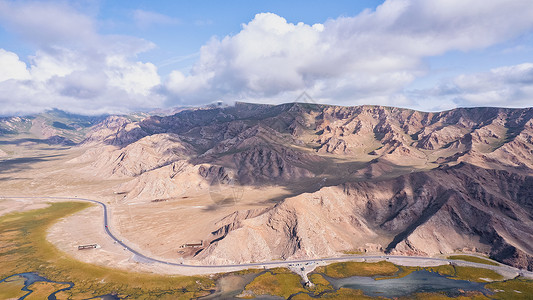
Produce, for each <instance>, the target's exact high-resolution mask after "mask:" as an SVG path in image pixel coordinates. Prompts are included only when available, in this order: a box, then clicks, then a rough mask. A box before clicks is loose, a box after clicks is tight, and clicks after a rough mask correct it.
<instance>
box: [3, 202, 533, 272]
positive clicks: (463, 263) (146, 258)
mask: <svg viewBox="0 0 533 300" xmlns="http://www.w3.org/2000/svg"><path fill="white" fill-rule="evenodd" d="M1 198H8V199H56V200H74V201H80V200H81V201H88V202H92V203H96V204H99V205H101V206H102V208H103V209H104V230H105V232H106V233H107V235H108V236H109V237H110V238H111V239H113V240H114V241H115V242H116V243H118V244H119V245H121V246H122V247H124V249H126V250H128V251H129V252H131V253H132V254H134V255H137V256H138V257H140V258H142V259H143V261H145V262H150V263H159V264H164V265H169V266H177V267H181V268H198V269H202V268H210V269H220V271H224V270H225V269H229V268H247V267H263V266H275V265H285V264H301V263H309V262H326V261H349V260H355V259H380V258H383V259H391V258H392V259H409V260H432V261H438V262H443V263H453V264H455V265H461V266H470V267H478V268H485V269H491V270H495V271H503V272H516V273H519V274H520V275H521V276H526V277H529V278H533V272H529V271H526V270H520V269H517V268H514V267H511V266H508V265H504V264H501V265H500V266H492V265H486V264H479V263H473V262H467V261H462V260H452V259H445V258H433V257H422V256H403V255H347V256H340V257H327V258H317V259H301V260H285V261H269V262H258V263H243V264H229V265H188V264H182V263H176V262H171V261H164V260H160V259H157V258H152V257H149V256H146V255H144V254H142V253H139V252H138V251H137V250H134V249H132V248H131V247H130V246H128V245H126V244H125V243H124V242H123V241H122V240H120V239H119V238H117V237H116V236H115V235H114V234H113V233H112V232H111V230H110V229H109V223H108V214H107V205H106V204H105V203H103V202H100V201H98V200H93V199H87V198H77V197H76V198H73V197H20V196H17V197H11V196H3V197H1Z"/></svg>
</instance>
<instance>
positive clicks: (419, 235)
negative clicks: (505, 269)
mask: <svg viewBox="0 0 533 300" xmlns="http://www.w3.org/2000/svg"><path fill="white" fill-rule="evenodd" d="M513 191H514V192H513ZM516 191H519V192H516ZM511 193H515V194H514V195H512V196H513V197H510V196H511ZM532 193H533V177H531V176H523V175H516V174H512V173H509V172H506V171H493V170H485V169H481V168H478V167H475V166H472V165H466V164H461V165H459V166H456V167H452V168H447V169H442V170H434V171H430V172H425V173H422V172H421V173H413V174H410V175H404V176H401V177H398V178H396V179H392V180H388V181H384V182H378V183H368V182H362V183H350V184H344V185H342V186H338V187H327V188H323V189H321V190H320V191H318V192H315V193H313V194H302V195H300V196H297V197H294V198H289V199H286V200H285V201H284V202H283V203H280V204H278V205H276V206H275V207H273V208H272V209H269V210H267V211H264V212H262V213H260V214H258V215H257V216H252V217H250V216H249V217H247V218H246V219H244V220H239V221H238V222H232V223H230V224H229V225H227V224H226V225H224V227H221V231H223V232H224V235H223V236H222V238H221V237H220V234H219V232H218V231H217V232H215V234H214V235H215V236H214V237H213V241H212V242H211V244H210V246H209V247H208V248H207V249H205V250H204V251H203V252H201V253H200V254H199V255H198V258H200V259H202V260H204V261H205V262H210V263H238V262H251V261H256V260H262V259H267V260H270V259H280V258H281V259H289V258H291V259H294V258H309V257H323V256H328V255H329V256H331V255H334V254H338V253H340V252H342V251H345V250H351V249H368V250H375V249H379V248H383V249H385V252H391V253H397V254H400V253H401V254H411V255H434V254H440V253H452V252H454V251H457V250H462V249H476V250H477V251H480V252H485V253H487V254H490V255H491V256H492V257H494V258H497V259H499V260H500V261H506V262H512V264H513V265H515V266H518V267H522V268H531V265H530V264H531V258H532V257H533V247H532V245H531V243H529V242H530V241H531V240H533V227H531V226H530V224H531V221H532V220H533V203H532V202H531V198H530V196H531V194H532ZM256 214H257V213H256ZM524 220H525V221H524ZM222 228H223V229H222ZM242 241H250V243H248V242H247V243H246V244H247V245H246V246H244V249H242V248H240V247H239V248H238V250H236V249H235V247H236V246H235V245H242ZM376 241H381V242H382V244H380V246H376ZM494 241H500V242H496V243H494ZM369 242H373V243H374V244H373V245H368V243H369ZM377 244H378V245H379V243H377ZM258 247H259V248H258Z"/></svg>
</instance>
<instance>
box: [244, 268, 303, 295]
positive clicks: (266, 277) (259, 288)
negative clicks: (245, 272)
mask: <svg viewBox="0 0 533 300" xmlns="http://www.w3.org/2000/svg"><path fill="white" fill-rule="evenodd" d="M246 290H248V291H252V292H253V293H254V294H255V295H274V296H280V297H283V298H285V299H287V298H288V297H289V296H291V295H294V294H296V293H298V292H306V291H307V290H306V289H305V288H303V286H302V283H301V278H300V276H298V275H296V274H295V273H292V272H291V271H290V270H289V269H284V268H276V269H272V270H269V271H268V272H266V273H264V274H261V275H259V276H257V277H256V278H255V279H254V280H253V281H252V282H251V283H250V284H248V285H247V286H246Z"/></svg>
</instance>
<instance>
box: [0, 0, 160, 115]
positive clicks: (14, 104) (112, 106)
mask: <svg viewBox="0 0 533 300" xmlns="http://www.w3.org/2000/svg"><path fill="white" fill-rule="evenodd" d="M0 23H2V24H4V25H5V26H6V27H7V28H9V29H10V30H12V31H14V32H17V33H18V34H19V35H20V36H22V37H24V38H25V39H27V40H28V41H29V42H31V43H33V44H35V45H37V49H38V50H37V51H36V52H35V54H34V55H31V56H30V57H29V58H28V63H26V62H23V61H22V60H20V58H19V57H18V56H17V55H16V54H15V53H13V52H10V51H8V49H0V69H1V70H2V72H1V75H0V114H4V115H5V114H19V113H28V112H35V111H41V110H43V109H49V108H61V109H65V110H68V111H72V112H78V113H103V112H108V113H109V112H127V111H129V110H132V109H140V108H147V107H157V106H161V105H162V98H161V97H160V96H158V95H153V94H152V93H151V91H152V89H153V88H154V87H156V86H158V85H159V84H160V83H161V81H160V77H159V74H158V73H157V68H156V67H155V66H154V65H153V64H152V63H149V62H140V61H137V60H136V56H137V54H138V53H141V52H144V51H147V50H150V49H152V48H153V47H154V44H153V43H151V42H148V41H145V40H143V39H139V38H135V37H129V36H119V35H101V34H99V33H98V32H97V31H96V28H95V27H96V26H95V25H94V21H93V20H92V19H91V18H89V17H88V16H86V15H83V14H82V13H80V12H78V11H76V10H74V9H73V8H71V7H69V6H66V5H65V4H55V3H42V2H23V3H13V2H5V1H0Z"/></svg>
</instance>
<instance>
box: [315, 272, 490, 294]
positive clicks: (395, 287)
mask: <svg viewBox="0 0 533 300" xmlns="http://www.w3.org/2000/svg"><path fill="white" fill-rule="evenodd" d="M324 278H326V279H327V280H328V281H329V282H330V283H331V284H332V285H333V286H334V287H335V288H336V289H338V288H341V287H344V288H351V289H357V290H362V291H363V293H364V294H365V295H367V296H373V297H376V296H381V297H401V296H407V295H410V294H413V293H424V292H425V293H427V292H430V293H431V292H446V293H447V294H449V295H450V296H453V295H454V294H458V293H459V290H463V291H480V292H482V293H484V294H485V295H489V294H491V292H490V291H489V290H487V289H485V283H479V282H472V281H466V280H455V279H450V278H448V277H446V276H443V275H440V274H438V273H434V272H429V271H425V270H421V271H415V272H413V273H411V274H409V275H407V276H405V277H402V278H394V279H382V280H375V279H373V278H370V277H359V276H353V277H348V278H341V279H337V278H331V277H328V276H324Z"/></svg>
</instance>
